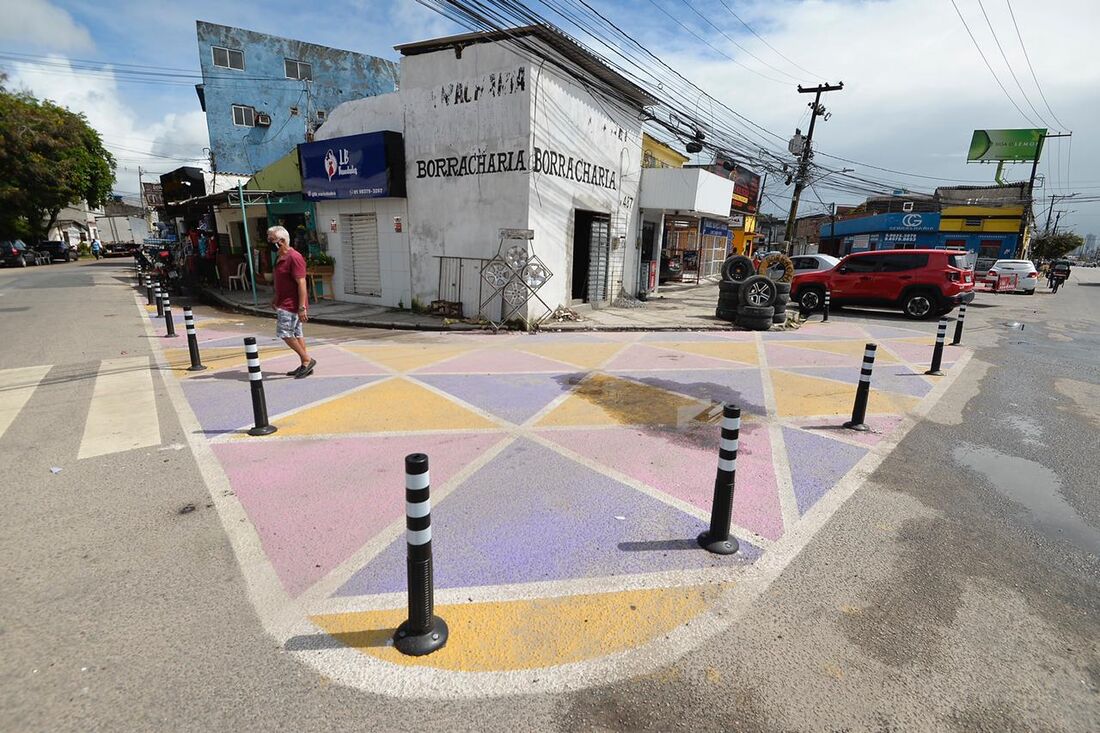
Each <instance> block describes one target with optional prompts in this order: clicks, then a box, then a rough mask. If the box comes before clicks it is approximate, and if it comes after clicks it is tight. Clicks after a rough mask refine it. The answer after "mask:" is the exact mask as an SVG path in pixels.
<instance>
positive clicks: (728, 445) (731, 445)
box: [718, 438, 740, 453]
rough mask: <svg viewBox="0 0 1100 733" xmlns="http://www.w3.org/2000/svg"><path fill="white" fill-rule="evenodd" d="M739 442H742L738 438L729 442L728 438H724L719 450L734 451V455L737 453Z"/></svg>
mask: <svg viewBox="0 0 1100 733" xmlns="http://www.w3.org/2000/svg"><path fill="white" fill-rule="evenodd" d="M738 442H740V441H738V439H737V438H734V439H733V440H729V439H728V438H722V442H721V443H720V444H719V446H718V448H719V449H720V450H728V451H733V452H734V453H736V452H737V444H738Z"/></svg>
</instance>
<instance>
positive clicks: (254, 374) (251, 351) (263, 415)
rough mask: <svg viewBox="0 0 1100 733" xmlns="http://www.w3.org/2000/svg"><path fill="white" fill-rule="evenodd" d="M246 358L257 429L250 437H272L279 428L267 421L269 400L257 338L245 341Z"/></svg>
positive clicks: (248, 337) (255, 428) (249, 432)
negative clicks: (265, 391)
mask: <svg viewBox="0 0 1100 733" xmlns="http://www.w3.org/2000/svg"><path fill="white" fill-rule="evenodd" d="M244 356H245V360H246V362H247V364H248V384H249V385H250V386H251V387H252V417H253V421H254V422H255V427H253V428H252V429H250V430H249V431H248V434H249V435H271V434H272V433H274V432H275V431H276V430H277V428H276V427H275V426H274V425H272V424H271V423H269V422H268V421H267V398H266V397H264V375H263V372H261V371H260V347H259V346H257V345H256V337H255V336H247V337H245V340H244Z"/></svg>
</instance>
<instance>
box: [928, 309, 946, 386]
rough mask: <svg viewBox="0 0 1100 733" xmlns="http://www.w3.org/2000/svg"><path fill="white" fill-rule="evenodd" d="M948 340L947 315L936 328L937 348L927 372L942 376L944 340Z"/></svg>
mask: <svg viewBox="0 0 1100 733" xmlns="http://www.w3.org/2000/svg"><path fill="white" fill-rule="evenodd" d="M946 340H947V317H946V316H944V317H943V318H941V319H940V325H939V326H938V327H937V328H936V348H935V349H933V350H932V367H931V368H930V369H929V370H928V371H926V372H925V374H930V375H932V376H933V377H942V376H943V370H942V369H940V362H942V361H943V342H944V341H946Z"/></svg>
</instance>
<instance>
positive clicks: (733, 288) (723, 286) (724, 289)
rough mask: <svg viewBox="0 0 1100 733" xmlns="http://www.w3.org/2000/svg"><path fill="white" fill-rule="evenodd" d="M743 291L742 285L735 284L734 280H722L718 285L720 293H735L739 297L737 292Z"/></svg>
mask: <svg viewBox="0 0 1100 733" xmlns="http://www.w3.org/2000/svg"><path fill="white" fill-rule="evenodd" d="M740 289H741V283H739V282H733V281H732V280H721V281H719V283H718V292H719V293H733V294H734V295H737V291H739V290H740Z"/></svg>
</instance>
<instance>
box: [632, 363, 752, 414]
mask: <svg viewBox="0 0 1100 733" xmlns="http://www.w3.org/2000/svg"><path fill="white" fill-rule="evenodd" d="M615 376H616V377H625V378H627V379H631V380H633V381H635V382H641V383H642V384H648V385H649V386H651V387H659V388H661V389H667V390H668V391H670V392H676V393H677V394H682V395H688V396H689V397H695V398H696V399H700V400H704V401H707V402H728V403H731V404H734V405H737V406H738V407H740V408H741V409H742V410H745V411H746V412H751V413H754V414H757V415H766V414H767V409H766V408H765V407H764V386H763V384H762V383H761V381H760V370H759V369H730V368H729V367H727V368H726V369H707V370H687V371H682V372H680V371H673V372H664V371H659V372H616V373H615Z"/></svg>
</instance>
